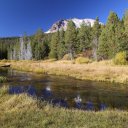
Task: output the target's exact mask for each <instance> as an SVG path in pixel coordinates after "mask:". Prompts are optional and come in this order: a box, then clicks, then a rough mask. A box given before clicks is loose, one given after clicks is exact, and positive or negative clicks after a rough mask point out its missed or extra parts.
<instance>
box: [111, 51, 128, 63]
mask: <svg viewBox="0 0 128 128" xmlns="http://www.w3.org/2000/svg"><path fill="white" fill-rule="evenodd" d="M113 61H114V64H116V65H126V64H128V61H127V53H126V51H123V52H119V53H117V54H116V56H115V58H114V60H113Z"/></svg>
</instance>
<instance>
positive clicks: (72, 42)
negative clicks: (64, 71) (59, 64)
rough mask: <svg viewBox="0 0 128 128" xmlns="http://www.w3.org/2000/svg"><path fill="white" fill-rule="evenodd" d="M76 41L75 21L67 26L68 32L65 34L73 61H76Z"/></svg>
mask: <svg viewBox="0 0 128 128" xmlns="http://www.w3.org/2000/svg"><path fill="white" fill-rule="evenodd" d="M76 39H77V33H76V26H75V24H74V22H73V21H69V23H68V26H67V31H66V33H65V43H66V48H67V49H68V53H69V55H70V58H71V60H72V59H74V52H75V48H76Z"/></svg>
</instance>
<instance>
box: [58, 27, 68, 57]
mask: <svg viewBox="0 0 128 128" xmlns="http://www.w3.org/2000/svg"><path fill="white" fill-rule="evenodd" d="M64 38H65V31H64V29H62V30H61V31H60V34H59V44H58V48H57V49H58V50H57V51H58V59H62V58H63V56H64V55H65V54H66V47H65V40H64Z"/></svg>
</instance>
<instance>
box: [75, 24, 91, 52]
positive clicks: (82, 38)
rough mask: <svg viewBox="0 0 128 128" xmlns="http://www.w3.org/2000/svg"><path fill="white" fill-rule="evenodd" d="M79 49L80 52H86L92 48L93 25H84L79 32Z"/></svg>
mask: <svg viewBox="0 0 128 128" xmlns="http://www.w3.org/2000/svg"><path fill="white" fill-rule="evenodd" d="M77 47H78V49H79V52H85V51H86V50H88V49H90V48H91V25H87V24H85V22H83V23H82V25H81V27H80V29H79V31H78V43H77Z"/></svg>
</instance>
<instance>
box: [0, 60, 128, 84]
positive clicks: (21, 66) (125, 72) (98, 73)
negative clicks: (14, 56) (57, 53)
mask: <svg viewBox="0 0 128 128" xmlns="http://www.w3.org/2000/svg"><path fill="white" fill-rule="evenodd" d="M1 63H3V62H0V64H1ZM6 63H10V64H11V65H12V68H14V69H17V70H22V71H29V72H36V73H47V74H53V75H65V76H71V77H74V78H77V79H81V80H93V81H107V82H117V83H124V84H127V83H128V66H123V65H122V66H117V65H114V64H113V62H112V61H111V60H110V61H100V62H92V63H89V64H75V62H74V61H65V60H61V61H55V60H52V61H51V60H45V61H9V62H6Z"/></svg>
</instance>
